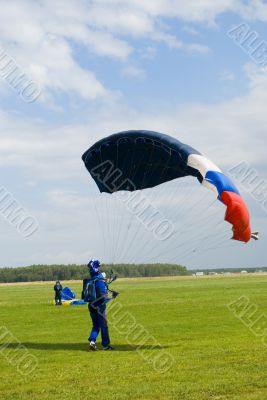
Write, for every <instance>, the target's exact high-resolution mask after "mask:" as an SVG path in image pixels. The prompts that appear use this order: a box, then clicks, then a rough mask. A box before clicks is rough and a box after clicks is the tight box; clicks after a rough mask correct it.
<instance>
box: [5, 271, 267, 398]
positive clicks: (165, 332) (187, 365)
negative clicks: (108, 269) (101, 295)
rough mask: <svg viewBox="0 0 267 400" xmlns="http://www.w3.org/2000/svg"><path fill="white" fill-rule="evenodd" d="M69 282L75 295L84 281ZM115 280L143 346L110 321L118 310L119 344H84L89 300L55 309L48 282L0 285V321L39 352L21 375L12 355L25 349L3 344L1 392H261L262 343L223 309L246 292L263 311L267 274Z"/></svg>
mask: <svg viewBox="0 0 267 400" xmlns="http://www.w3.org/2000/svg"><path fill="white" fill-rule="evenodd" d="M70 286H71V287H72V288H73V290H74V291H76V292H77V294H78V293H80V290H81V285H80V284H77V283H72V284H71V285H70ZM114 288H116V290H118V291H120V292H121V295H120V297H119V298H118V299H116V300H115V301H114V303H113V306H115V304H116V303H115V302H119V303H120V304H121V305H122V306H123V309H122V311H121V313H124V312H129V313H130V314H131V315H133V316H134V317H135V319H136V321H137V323H138V324H140V325H141V326H143V327H144V328H145V329H146V330H147V331H148V332H149V334H150V335H151V337H150V339H149V341H148V342H147V343H145V345H144V346H143V347H142V348H141V349H140V350H139V351H136V349H137V345H138V343H140V339H136V342H135V341H131V342H130V343H129V341H128V340H127V338H126V337H125V335H123V334H120V333H119V330H120V329H122V328H124V329H126V328H125V326H122V325H123V323H124V322H123V321H121V326H120V324H119V323H114V320H115V317H114V313H115V308H113V309H111V310H110V313H109V317H110V334H111V339H112V344H113V345H114V347H115V350H114V351H113V352H103V351H98V352H88V351H87V336H88V332H89V328H90V321H89V316H88V311H87V308H86V307H53V306H52V305H51V301H52V296H53V291H52V285H51V284H47V283H44V284H36V285H30V284H29V285H27V284H25V285H6V286H5V285H4V286H0V293H1V299H0V315H1V320H0V327H1V326H5V327H7V329H8V330H9V331H10V332H11V333H12V334H13V335H14V337H16V338H17V339H18V340H19V341H20V342H21V343H22V344H23V345H24V346H26V348H27V350H28V351H29V352H30V354H32V355H34V356H36V358H37V360H38V366H37V368H36V369H35V370H34V371H33V372H32V373H31V374H30V376H26V377H24V376H22V375H21V374H20V372H19V371H18V367H17V364H16V363H17V360H19V359H20V356H21V355H23V354H25V349H19V350H18V349H17V344H16V343H13V344H12V343H11V344H10V345H9V346H8V347H7V348H6V349H5V350H2V351H0V362H1V364H0V368H1V369H0V371H1V373H0V376H1V380H0V399H1V400H2V399H4V400H9V399H10V400H11V399H12V400H16V399H23V400H24V399H25V400H26V399H27V400H31V399H38V400H43V399H56V400H59V399H62V400H63V399H67V400H70V399H73V400H79V399H101V400H105V399H110V398H112V399H118V400H120V399H127V400H131V399H142V400H152V399H153V400H157V399H158V400H164V399H181V400H189V399H190V400H207V399H214V400H215V399H216V400H226V399H227V400H228V399H229V400H230V399H231V400H239V399H240V400H241V399H242V400H248V399H249V400H264V399H267V378H266V377H267V348H266V347H265V346H264V345H263V343H262V341H261V339H260V338H259V337H256V336H255V335H254V334H253V333H252V332H251V331H250V330H249V329H248V328H247V327H246V326H244V325H243V324H242V322H240V321H239V320H238V319H237V318H236V317H235V316H234V315H233V313H231V312H230V311H229V310H228V308H227V304H228V303H229V302H231V301H234V300H236V299H238V298H239V297H240V296H242V295H246V296H248V297H249V299H250V301H251V303H253V304H256V305H257V306H258V307H259V309H258V311H257V312H258V313H259V314H260V313H265V311H266V307H267V290H266V289H267V276H257V275H254V276H237V277H232V276H229V277H212V278H196V279H192V278H177V279H175V278H167V279H163V280H157V279H151V280H150V279H147V280H146V279H132V280H128V281H127V280H121V281H120V280H119V281H118V282H117V283H116V284H114ZM111 321H112V323H111ZM0 336H1V331H0ZM152 337H154V338H155V339H156V341H157V342H158V343H159V344H160V345H161V348H159V347H156V348H153V339H152ZM14 341H15V339H13V342H14ZM3 342H4V340H3V339H2V340H1V338H0V347H1V343H3ZM162 352H166V353H167V354H169V355H170V356H171V357H172V362H171V366H170V369H169V370H168V371H167V372H165V373H163V374H162V373H160V372H159V371H156V370H155V369H154V368H153V365H152V364H151V363H149V362H148V361H146V360H145V359H144V356H148V355H149V359H150V360H152V361H153V360H155V359H156V357H157V356H159V355H160V354H162ZM12 356H13V361H11V359H12Z"/></svg>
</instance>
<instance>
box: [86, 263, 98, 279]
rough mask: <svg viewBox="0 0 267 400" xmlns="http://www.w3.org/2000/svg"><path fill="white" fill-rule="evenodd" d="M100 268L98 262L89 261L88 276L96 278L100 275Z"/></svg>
mask: <svg viewBox="0 0 267 400" xmlns="http://www.w3.org/2000/svg"><path fill="white" fill-rule="evenodd" d="M100 266H101V263H100V261H99V260H90V261H89V263H88V269H89V272H90V275H91V276H92V277H93V276H96V275H98V274H99V273H100Z"/></svg>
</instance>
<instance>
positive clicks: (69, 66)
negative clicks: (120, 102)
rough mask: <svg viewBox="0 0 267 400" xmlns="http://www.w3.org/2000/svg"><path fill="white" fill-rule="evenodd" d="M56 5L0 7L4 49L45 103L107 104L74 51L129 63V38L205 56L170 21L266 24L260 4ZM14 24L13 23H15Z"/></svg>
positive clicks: (130, 1) (119, 1)
mask: <svg viewBox="0 0 267 400" xmlns="http://www.w3.org/2000/svg"><path fill="white" fill-rule="evenodd" d="M251 3H253V4H248V3H247V2H245V1H241V0H217V1H213V0H201V1H199V0H192V1H190V2H187V3H185V2H183V1H181V0H164V1H163V0H155V1H153V2H144V1H141V0H112V1H111V0H101V1H96V0H94V1H91V2H84V1H82V0H77V1H75V2H73V1H71V0H58V1H57V2H56V3H55V2H54V1H52V0H45V1H40V2H36V1H33V0H27V1H24V2H23V3H22V2H19V1H17V0H10V1H8V2H6V1H4V0H2V1H0V5H1V13H0V36H1V42H2V46H3V48H4V50H5V51H7V52H8V53H9V54H10V55H11V56H12V57H13V58H14V59H15V60H16V61H17V62H18V63H19V64H20V65H21V66H22V68H23V69H25V70H26V72H27V73H29V75H30V77H32V79H33V80H35V81H36V82H37V83H38V86H41V88H42V89H43V96H42V97H41V100H43V101H46V102H50V99H51V95H53V93H55V92H58V91H60V92H65V93H67V94H69V93H70V94H71V93H75V94H76V95H79V96H81V97H82V98H84V99H89V100H90V99H91V100H93V99H96V98H106V97H108V96H109V95H110V93H109V91H108V90H107V88H105V87H104V85H103V83H102V82H100V81H99V79H98V78H97V76H95V74H94V73H93V72H92V71H91V70H90V67H89V68H85V67H82V66H81V65H80V64H79V62H78V61H77V53H76V51H74V49H75V48H76V47H75V45H77V44H78V45H79V46H81V51H85V52H88V53H93V54H95V55H97V56H105V57H113V58H117V59H119V60H121V61H125V60H127V58H128V57H129V55H130V54H132V53H133V52H134V51H135V49H134V46H133V44H132V43H131V40H130V38H135V39H146V40H149V41H151V42H159V41H160V42H164V43H165V44H167V45H168V46H169V47H170V48H172V49H185V50H188V51H192V52H197V53H207V52H208V51H209V48H208V47H207V46H206V45H205V44H199V43H183V42H182V41H181V40H180V39H179V38H177V37H176V35H174V34H173V33H172V32H170V31H169V27H168V18H171V19H173V18H176V19H177V20H181V21H185V22H198V23H203V24H209V25H212V24H214V23H215V21H216V17H218V16H219V15H220V14H221V13H224V12H226V11H232V12H236V13H239V14H240V15H242V16H243V17H244V18H246V19H260V20H265V19H266V18H267V11H266V9H267V5H266V4H264V3H263V2H262V1H260V0H254V1H253V2H251ZM11 21H12V23H11ZM150 47H151V46H150Z"/></svg>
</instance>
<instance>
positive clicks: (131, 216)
mask: <svg viewBox="0 0 267 400" xmlns="http://www.w3.org/2000/svg"><path fill="white" fill-rule="evenodd" d="M135 154H136V141H135V146H134V151H133V154H132V159H131V165H132V164H133V160H134V157H135ZM142 164H143V158H141V161H139V163H138V164H137V166H134V168H132V169H131V173H130V177H129V179H130V181H131V182H133V180H134V178H135V176H136V174H137V173H138V172H139V168H140V166H141V165H142ZM136 193H138V192H136ZM140 193H141V191H140ZM131 196H132V197H133V196H134V194H133V192H132V193H129V198H130V197H131ZM129 202H131V200H129ZM127 211H128V219H127V221H126V227H127V231H126V235H125V236H124V237H123V246H122V252H121V254H120V260H121V262H124V261H123V260H124V257H125V256H126V255H127V254H128V250H129V247H130V245H131V240H129V239H128V238H129V233H130V231H131V227H132V225H133V221H134V220H135V213H134V212H133V211H130V210H127ZM128 240H129V243H128ZM118 248H121V247H120V246H118Z"/></svg>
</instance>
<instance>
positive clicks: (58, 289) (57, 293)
mask: <svg viewBox="0 0 267 400" xmlns="http://www.w3.org/2000/svg"><path fill="white" fill-rule="evenodd" d="M62 289H63V288H62V285H61V283H60V281H56V284H55V286H54V291H55V302H56V306H61V304H62V303H61V292H62Z"/></svg>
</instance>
